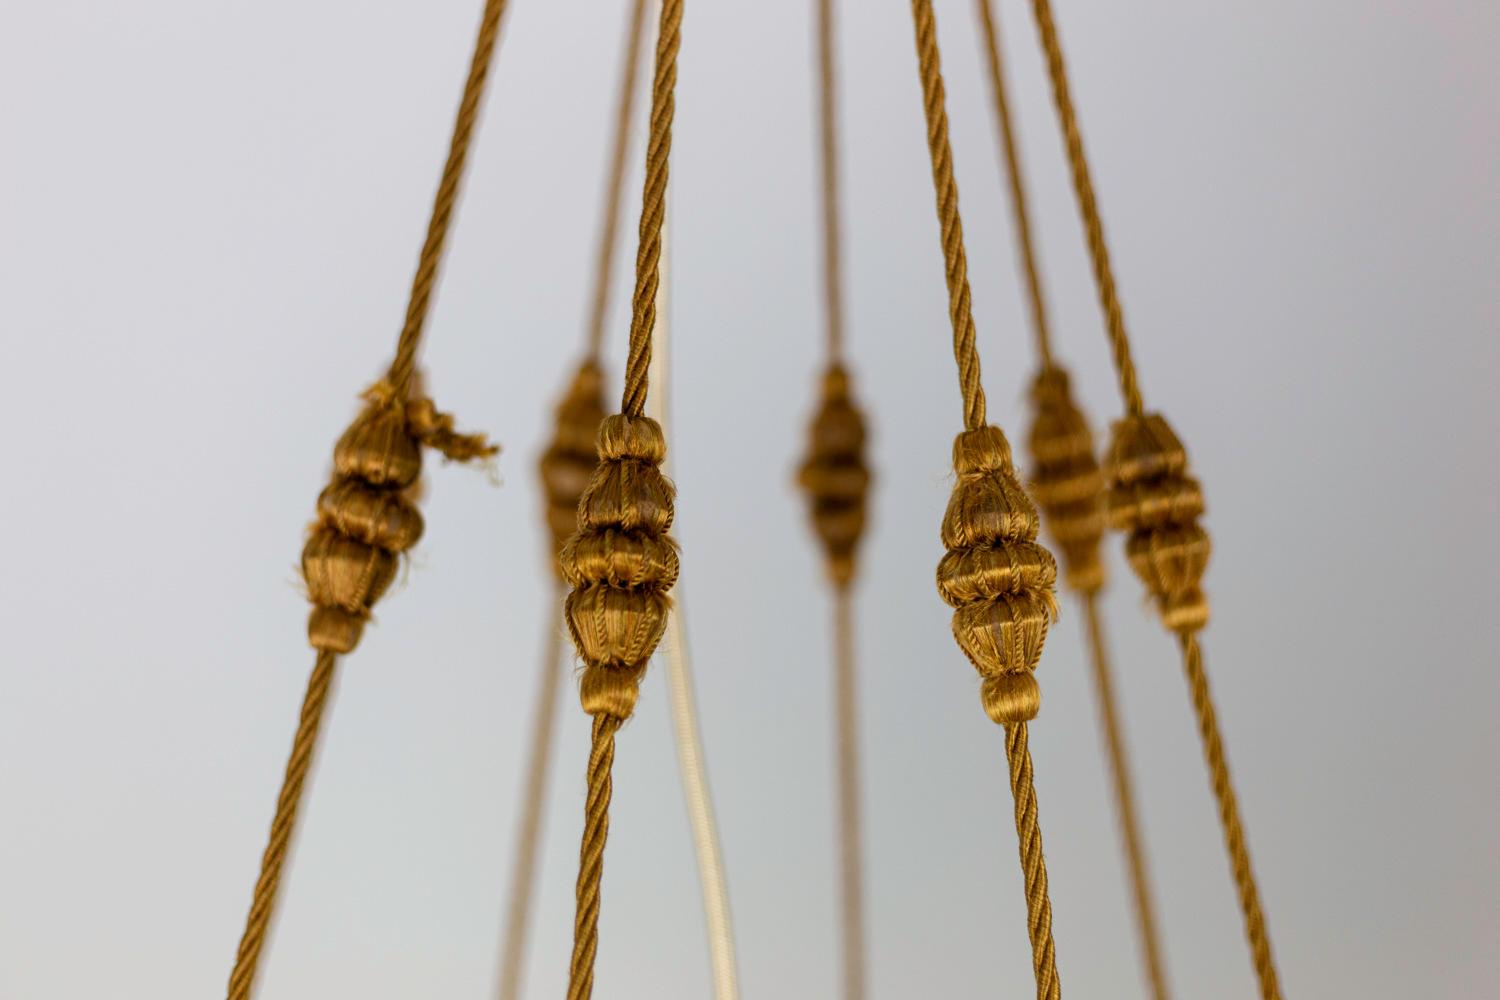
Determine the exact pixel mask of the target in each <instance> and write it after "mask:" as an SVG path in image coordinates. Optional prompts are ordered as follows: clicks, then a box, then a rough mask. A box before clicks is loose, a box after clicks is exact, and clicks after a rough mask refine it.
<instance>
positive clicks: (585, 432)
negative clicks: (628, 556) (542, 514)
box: [540, 361, 604, 575]
mask: <svg viewBox="0 0 1500 1000" xmlns="http://www.w3.org/2000/svg"><path fill="white" fill-rule="evenodd" d="M603 420H604V374H603V372H601V371H600V370H599V366H598V365H596V364H595V363H594V362H593V361H585V362H584V363H583V364H582V365H580V366H579V368H578V372H577V374H575V375H574V376H573V383H572V385H570V386H569V387H568V392H567V395H565V396H564V397H563V399H562V402H561V403H559V404H558V406H557V423H556V426H555V428H554V430H553V433H552V443H551V444H549V445H548V446H547V450H546V451H545V452H543V453H542V459H541V463H540V464H541V473H542V490H543V492H544V493H545V495H546V501H547V526H548V527H549V528H550V529H551V530H552V554H553V561H552V565H553V567H554V568H555V569H556V570H557V572H558V574H559V575H560V574H561V573H562V567H561V565H560V564H559V563H558V562H557V556H559V555H561V554H562V549H563V545H564V544H565V543H566V542H567V540H568V539H569V538H571V537H572V535H573V532H574V531H576V530H577V529H578V501H579V498H581V497H582V496H583V490H584V487H586V486H587V485H588V484H589V477H590V476H591V475H592V474H593V472H594V466H596V465H598V464H599V451H598V447H597V445H596V441H597V440H598V437H599V424H600V423H601V422H602V421H603Z"/></svg>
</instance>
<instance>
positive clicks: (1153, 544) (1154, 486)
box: [1105, 413, 1210, 632]
mask: <svg viewBox="0 0 1500 1000" xmlns="http://www.w3.org/2000/svg"><path fill="white" fill-rule="evenodd" d="M1105 474H1106V476H1107V478H1108V481H1109V524H1110V527H1112V528H1114V529H1115V530H1117V531H1122V532H1125V533H1126V541H1125V554H1126V555H1127V556H1128V557H1129V559H1130V565H1131V567H1132V568H1133V569H1134V570H1135V572H1136V575H1138V576H1139V577H1140V578H1141V580H1142V582H1143V583H1145V585H1146V589H1147V590H1148V591H1150V593H1151V596H1152V597H1154V598H1155V599H1156V604H1157V608H1158V609H1159V610H1160V612H1161V617H1162V621H1163V622H1164V623H1165V624H1166V626H1167V628H1169V629H1171V630H1172V631H1174V632H1196V631H1198V630H1199V629H1201V628H1202V627H1203V626H1204V625H1206V624H1208V599H1207V598H1206V597H1205V596H1204V594H1203V590H1202V588H1201V586H1200V584H1201V583H1202V580H1203V572H1204V570H1205V569H1207V568H1208V556H1209V550H1210V544H1209V539H1208V532H1206V531H1204V530H1203V527H1202V526H1201V525H1200V524H1199V523H1198V518H1199V516H1200V515H1201V514H1202V513H1203V491H1202V489H1201V488H1200V487H1199V486H1198V482H1197V480H1195V479H1193V478H1192V477H1191V476H1189V475H1188V474H1187V451H1186V450H1185V449H1184V448H1183V447H1182V442H1181V441H1179V440H1178V439H1177V435H1176V434H1174V433H1173V432H1172V428H1171V427H1169V426H1168V425H1167V421H1166V419H1165V418H1164V417H1162V416H1161V415H1160V414H1157V413H1148V414H1143V415H1140V416H1130V417H1126V418H1125V419H1124V420H1121V421H1120V422H1119V423H1117V424H1115V428H1114V435H1113V439H1112V440H1111V441H1110V446H1109V456H1108V460H1107V461H1106V464H1105Z"/></svg>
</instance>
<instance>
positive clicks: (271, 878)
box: [229, 651, 338, 1000]
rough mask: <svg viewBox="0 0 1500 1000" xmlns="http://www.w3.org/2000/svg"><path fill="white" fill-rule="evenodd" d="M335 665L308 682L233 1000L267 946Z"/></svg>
mask: <svg viewBox="0 0 1500 1000" xmlns="http://www.w3.org/2000/svg"><path fill="white" fill-rule="evenodd" d="M337 664H338V657H336V656H335V655H334V654H333V653H331V652H326V651H319V653H318V659H317V662H316V663H315V664H314V665H313V670H312V675H311V676H310V677H309V678H308V679H307V694H306V696H305V697H304V698H303V699H302V715H301V719H300V721H299V722H298V723H297V735H296V736H295V737H293V739H292V753H291V756H290V757H288V758H287V762H286V777H285V778H283V779H282V782H281V794H280V795H279V796H277V799H276V816H275V818H274V819H272V820H271V835H270V838H269V839H268V841H267V842H266V850H265V854H264V855H263V856H262V858H261V863H260V878H259V879H258V880H257V881H256V883H255V894H254V897H253V901H252V902H251V904H250V915H249V916H248V917H247V918H246V919H245V933H244V936H243V937H241V938H240V947H239V952H238V953H237V954H236V955H235V960H234V971H233V972H232V973H231V974H230V977H229V997H230V998H231V1000H240V998H245V997H249V996H250V987H251V985H252V984H253V982H254V981H255V971H256V967H257V965H258V964H259V961H260V951H261V947H262V946H263V945H264V944H265V940H266V931H267V929H268V928H269V926H270V923H271V912H272V910H273V909H274V908H275V904H276V887H277V885H278V884H279V883H280V882H281V869H282V866H283V865H284V864H285V863H286V854H287V848H288V846H289V845H290V844H291V839H292V831H293V830H294V829H296V826H297V807H298V806H299V805H300V804H301V801H302V785H303V783H304V782H305V781H306V780H307V772H308V769H309V768H311V766H312V758H313V751H314V750H315V749H316V748H317V745H318V727H319V726H320V725H321V724H322V721H323V706H324V705H325V704H326V703H327V701H328V689H329V687H330V686H331V685H332V683H333V675H334V668H335V667H336V666H337Z"/></svg>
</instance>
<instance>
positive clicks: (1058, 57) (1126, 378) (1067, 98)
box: [1032, 0, 1145, 416]
mask: <svg viewBox="0 0 1500 1000" xmlns="http://www.w3.org/2000/svg"><path fill="white" fill-rule="evenodd" d="M1032 10H1033V11H1034V12H1035V14H1036V27H1037V33H1038V34H1039V35H1040V36H1041V43H1042V51H1043V54H1044V55H1045V56H1046V59H1047V75H1048V77H1050V78H1051V81H1052V100H1053V103H1054V104H1055V105H1056V106H1057V118H1058V123H1059V125H1060V126H1061V127H1062V131H1063V139H1064V144H1065V146H1066V147H1067V153H1068V168H1069V170H1070V171H1071V172H1072V175H1073V193H1074V195H1075V196H1076V197H1077V200H1078V212H1079V214H1080V215H1081V216H1082V218H1083V229H1084V234H1085V236H1086V237H1087V240H1088V247H1089V258H1090V259H1091V260H1092V262H1093V268H1094V285H1095V286H1096V288H1097V289H1098V293H1099V305H1100V307H1101V308H1102V309H1103V310H1104V319H1105V326H1106V329H1107V331H1108V333H1109V343H1110V350H1111V351H1112V352H1113V354H1114V364H1115V372H1116V374H1117V375H1118V377H1119V380H1120V394H1121V396H1123V397H1124V399H1125V408H1126V409H1127V410H1128V411H1129V412H1130V413H1131V414H1132V415H1136V416H1139V415H1140V414H1141V413H1142V412H1144V410H1145V404H1144V403H1143V402H1142V401H1141V390H1140V386H1139V385H1138V384H1137V382H1136V376H1135V362H1133V361H1132V360H1131V358H1130V340H1129V339H1128V337H1127V336H1126V333H1125V315H1124V313H1123V311H1122V310H1121V308H1120V297H1119V293H1118V292H1117V291H1116V290H1115V274H1114V268H1113V267H1112V266H1111V265H1110V262H1109V247H1108V246H1107V245H1106V244H1105V242H1104V221H1103V220H1102V219H1101V218H1100V216H1099V203H1098V200H1097V198H1095V196H1094V182H1093V180H1092V179H1091V178H1090V176H1089V163H1088V158H1087V157H1086V156H1085V155H1084V152H1083V135H1082V134H1081V133H1080V132H1079V130H1078V113H1077V111H1076V110H1074V107H1073V97H1072V94H1071V92H1070V91H1069V89H1068V71H1067V67H1066V66H1065V65H1064V63H1063V54H1062V44H1061V43H1060V42H1059V41H1058V37H1057V24H1056V22H1055V21H1054V20H1053V18H1052V4H1051V2H1050V0H1032Z"/></svg>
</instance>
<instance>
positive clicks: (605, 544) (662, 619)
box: [558, 413, 678, 720]
mask: <svg viewBox="0 0 1500 1000" xmlns="http://www.w3.org/2000/svg"><path fill="white" fill-rule="evenodd" d="M666 454H667V444H666V440H665V438H663V437H662V432H661V425H660V424H658V423H657V422H656V421H654V420H652V419H651V418H649V417H630V416H626V415H625V414H623V413H617V414H615V415H613V416H609V417H606V418H604V420H603V422H601V423H600V424H599V434H598V456H599V461H598V463H597V465H596V467H595V468H594V470H593V474H592V476H591V478H590V479H589V483H588V485H587V486H586V487H585V488H584V490H583V496H582V497H581V498H580V500H579V503H578V513H577V519H578V526H577V530H576V532H575V533H574V534H573V536H572V537H571V538H569V539H568V541H567V543H566V544H565V545H564V546H563V549H562V553H561V555H560V557H559V559H558V564H559V566H560V567H561V569H562V574H563V577H564V578H565V579H567V581H568V582H569V583H570V584H572V586H573V590H572V593H570V594H569V595H568V599H567V604H566V615H567V622H568V631H569V632H570V633H571V634H572V636H573V644H574V645H575V646H577V647H578V655H579V656H580V657H581V658H582V659H583V662H584V670H583V676H582V678H581V681H580V685H579V694H580V697H581V699H582V701H583V710H584V711H585V712H588V713H589V714H590V715H610V716H613V717H615V718H617V719H622V720H623V719H628V718H630V716H631V713H632V712H634V711H635V703H636V698H637V697H638V695H639V693H640V682H641V678H642V677H643V676H644V675H645V673H646V663H647V661H648V660H649V659H650V658H651V654H652V652H653V651H655V649H656V645H657V643H659V642H660V641H661V637H662V633H663V632H664V631H665V630H666V627H667V613H668V611H669V610H670V609H671V606H672V602H671V599H670V598H669V597H668V596H667V593H668V591H670V590H671V589H672V585H673V584H675V583H676V582H677V572H678V560H677V543H676V541H674V540H673V539H672V536H671V535H669V534H668V533H667V532H668V529H669V528H671V526H672V513H673V511H672V501H673V499H674V497H675V495H676V491H675V490H674V489H673V487H672V483H671V482H670V481H669V480H668V479H667V477H666V476H664V475H662V472H661V462H662V459H664V458H665V457H666Z"/></svg>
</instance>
